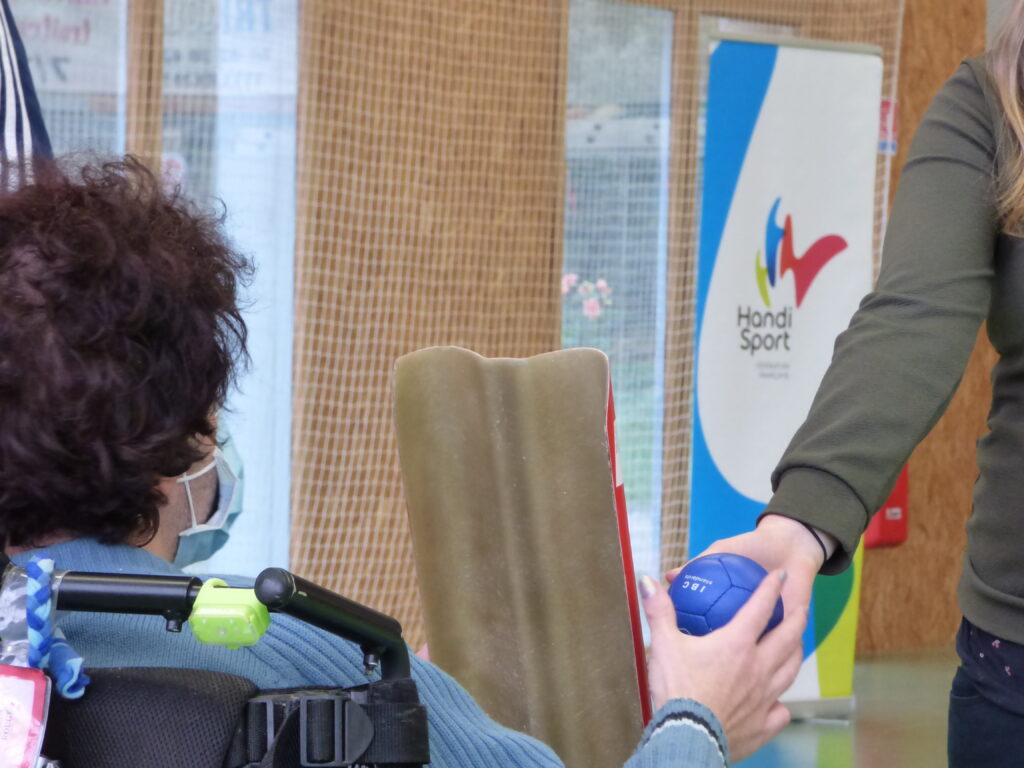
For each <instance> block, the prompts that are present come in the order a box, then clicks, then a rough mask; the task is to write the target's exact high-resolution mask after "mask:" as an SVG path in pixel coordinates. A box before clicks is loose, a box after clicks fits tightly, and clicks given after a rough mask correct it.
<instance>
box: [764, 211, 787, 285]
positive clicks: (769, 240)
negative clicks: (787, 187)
mask: <svg viewBox="0 0 1024 768" xmlns="http://www.w3.org/2000/svg"><path fill="white" fill-rule="evenodd" d="M781 202H782V198H781V197H777V198H775V203H774V204H773V205H772V210H771V212H770V213H769V214H768V222H767V223H766V224H765V227H764V252H765V267H766V268H767V269H768V285H770V286H772V287H773V288H774V287H775V276H776V274H777V273H778V265H777V262H778V257H779V242H781V240H782V234H783V232H785V230H784V229H783V228H782V227H780V226H779V225H778V223H777V222H778V216H779V203H781Z"/></svg>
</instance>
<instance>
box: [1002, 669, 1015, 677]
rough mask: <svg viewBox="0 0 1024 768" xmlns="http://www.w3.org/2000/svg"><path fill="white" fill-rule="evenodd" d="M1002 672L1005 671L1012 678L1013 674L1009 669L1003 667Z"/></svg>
mask: <svg viewBox="0 0 1024 768" xmlns="http://www.w3.org/2000/svg"><path fill="white" fill-rule="evenodd" d="M1003 671H1005V672H1006V674H1008V675H1009V676H1010V677H1013V673H1012V672H1011V671H1010V668H1009V667H1003Z"/></svg>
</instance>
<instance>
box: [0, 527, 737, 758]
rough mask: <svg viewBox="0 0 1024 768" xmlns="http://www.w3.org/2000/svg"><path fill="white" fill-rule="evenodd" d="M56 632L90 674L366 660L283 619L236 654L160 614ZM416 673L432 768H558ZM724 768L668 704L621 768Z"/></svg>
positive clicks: (91, 546)
mask: <svg viewBox="0 0 1024 768" xmlns="http://www.w3.org/2000/svg"><path fill="white" fill-rule="evenodd" d="M32 555H40V556H43V557H51V558H53V560H54V562H55V564H56V567H57V568H58V569H60V570H70V571H94V572H109V573H117V572H123V573H152V574H168V575H181V573H182V572H181V571H180V570H179V569H177V568H175V567H174V566H173V565H171V564H170V563H168V562H167V561H165V560H162V559H160V558H158V557H156V556H154V555H151V554H150V553H148V552H146V551H145V550H142V549H138V548H135V547H129V546H108V545H104V544H100V543H98V542H96V541H93V540H90V539H79V540H76V541H71V542H65V543H63V544H57V545H55V546H52V547H47V548H44V549H37V550H33V551H31V552H26V553H23V554H21V555H17V556H16V557H14V558H12V559H13V560H14V561H15V562H16V563H18V564H19V565H25V564H26V563H27V562H28V560H29V559H30V558H31V557H32ZM222 578H224V579H225V581H227V582H228V583H229V584H233V585H235V586H239V585H244V584H247V582H246V580H245V579H239V578H237V577H235V578H232V577H222ZM248 583H249V584H251V581H250V582H248ZM60 627H61V629H63V630H64V632H65V634H66V635H67V638H68V641H69V642H70V643H71V645H72V646H73V647H74V648H75V650H76V651H78V653H79V654H81V655H82V657H83V658H84V659H85V663H86V665H87V666H90V667H183V668H192V669H212V670H218V671H221V672H228V673H231V674H234V675H239V676H241V677H245V678H248V679H249V680H252V681H253V682H254V683H255V684H256V685H257V686H259V687H260V688H286V687H290V686H299V685H316V686H321V685H322V686H340V687H347V686H351V685H359V684H361V683H365V682H366V681H367V680H366V676H365V674H364V672H363V668H362V653H361V652H360V651H359V649H358V648H357V647H356V646H355V645H354V644H353V643H350V642H348V641H346V640H342V639H340V638H338V637H335V636H334V635H331V634H329V633H326V632H323V631H321V630H319V629H317V628H315V627H312V626H310V625H308V624H304V623H302V622H300V621H298V620H296V619H293V618H291V617H290V616H284V615H281V614H273V615H272V619H271V625H270V629H269V630H268V631H267V633H266V635H265V636H264V637H263V639H262V640H261V641H260V642H259V643H258V644H256V645H255V646H252V647H250V648H240V649H238V650H234V651H232V650H228V649H226V648H215V647H210V646H206V645H202V644H200V643H199V642H197V641H196V640H195V639H194V638H193V637H192V633H191V632H187V631H186V632H181V633H178V634H175V633H169V632H167V631H166V630H165V629H164V621H163V619H162V618H160V617H157V616H130V615H120V614H99V613H67V614H64V615H63V616H62V618H61V619H60ZM412 674H413V678H414V679H415V681H416V685H417V687H418V689H419V693H420V698H421V700H422V702H423V703H424V704H425V705H426V707H427V712H428V717H429V724H430V753H431V765H432V766H434V768H476V767H477V766H479V767H480V768H504V767H508V768H513V767H515V768H520V767H522V768H553V767H554V766H560V765H562V762H561V760H559V759H558V756H557V755H555V753H554V752H553V751H552V750H551V749H550V748H549V747H548V746H546V745H545V744H543V743H541V742H540V741H537V740H536V739H534V738H532V737H530V736H526V735H524V734H522V733H517V732H515V731H512V730H509V729H508V728H504V727H502V726H500V725H498V724H497V723H495V722H494V721H493V720H491V719H490V718H489V717H487V715H486V714H484V712H483V710H481V709H480V707H479V706H477V704H476V702H475V701H474V700H473V698H472V697H471V696H470V695H469V694H468V693H467V692H466V691H465V690H463V689H462V687H461V686H459V684H458V683H456V682H455V680H454V679H452V678H451V677H450V676H448V675H447V674H445V673H444V672H442V671H441V670H440V669H438V668H437V667H436V666H434V665H432V664H429V663H427V662H424V661H421V660H420V659H418V658H415V657H414V658H413V659H412ZM86 695H88V693H87V694H86ZM595 727H600V724H597V723H595ZM727 763H728V749H727V746H726V743H725V737H724V735H723V732H722V728H721V725H720V724H719V722H718V720H717V719H716V718H715V716H714V714H712V712H711V711H710V710H709V709H707V708H706V707H704V706H702V705H701V704H699V703H697V702H695V701H690V700H674V701H671V702H669V703H668V704H667V705H666V706H664V707H662V708H661V709H660V710H659V711H658V712H657V713H656V714H655V716H654V718H653V720H652V722H651V724H650V725H648V727H647V729H646V730H645V731H644V734H643V737H642V739H641V742H640V745H639V746H638V748H637V751H636V752H635V753H634V754H633V756H632V757H631V758H630V760H629V761H628V762H627V764H626V766H627V768H668V767H669V766H679V767H682V766H686V768H712V767H714V768H719V767H720V766H723V765H726V764H727Z"/></svg>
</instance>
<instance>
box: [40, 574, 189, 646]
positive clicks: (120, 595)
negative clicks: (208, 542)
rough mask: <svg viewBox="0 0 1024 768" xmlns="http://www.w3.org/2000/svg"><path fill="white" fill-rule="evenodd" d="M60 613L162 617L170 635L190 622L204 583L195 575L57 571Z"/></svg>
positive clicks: (58, 608)
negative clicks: (125, 614)
mask: <svg viewBox="0 0 1024 768" xmlns="http://www.w3.org/2000/svg"><path fill="white" fill-rule="evenodd" d="M55 576H56V582H57V583H56V590H55V591H56V595H57V610H59V611H90V612H94V613H138V614H148V615H156V616H163V617H164V618H165V619H166V620H167V630H168V631H169V632H180V631H181V626H182V624H184V623H185V622H186V621H188V618H189V615H190V614H191V613H192V607H193V605H195V602H196V597H197V596H198V595H199V590H200V589H201V588H202V586H203V582H202V581H200V580H199V579H197V578H195V577H194V576H147V575H141V574H140V575H128V574H121V573H84V572H81V571H63V572H61V571H58V572H56V573H55Z"/></svg>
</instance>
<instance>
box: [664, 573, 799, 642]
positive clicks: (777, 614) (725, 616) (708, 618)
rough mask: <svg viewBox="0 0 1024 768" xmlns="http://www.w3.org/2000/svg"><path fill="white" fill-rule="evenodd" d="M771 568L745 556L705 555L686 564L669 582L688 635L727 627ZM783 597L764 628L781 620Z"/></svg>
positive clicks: (681, 626)
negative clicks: (766, 568) (765, 567)
mask: <svg viewBox="0 0 1024 768" xmlns="http://www.w3.org/2000/svg"><path fill="white" fill-rule="evenodd" d="M767 575H768V571H766V570H765V569H764V568H762V567H761V566H760V565H758V564H757V563H756V562H754V561H753V560H751V559H750V558H749V557H743V556H742V555H731V554H726V553H721V554H716V555H705V556H704V557H698V558H697V559H696V560H692V561H691V562H689V563H687V565H686V567H685V568H683V570H682V571H680V573H679V575H678V576H676V578H675V579H674V580H673V581H672V584H671V585H669V588H668V594H669V597H671V598H672V603H673V604H674V605H675V607H676V624H678V626H679V629H680V630H681V631H682V632H684V633H685V634H687V635H706V634H708V632H714V631H715V630H716V629H719V628H721V627H723V626H725V625H726V624H727V623H728V622H729V620H730V619H731V618H732V617H733V616H734V615H735V614H736V612H737V611H738V610H739V609H740V608H742V607H743V604H744V603H745V602H747V600H748V599H749V598H750V595H751V594H753V592H754V590H755V589H757V586H758V585H759V584H760V583H761V580H762V579H764V577H765V576H767ZM782 615H783V611H782V598H779V600H778V602H776V604H775V610H774V611H772V617H771V619H770V620H769V622H768V626H767V627H766V628H765V630H764V631H765V632H769V631H771V630H772V629H774V628H775V626H776V625H777V624H778V623H779V622H780V621H782Z"/></svg>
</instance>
